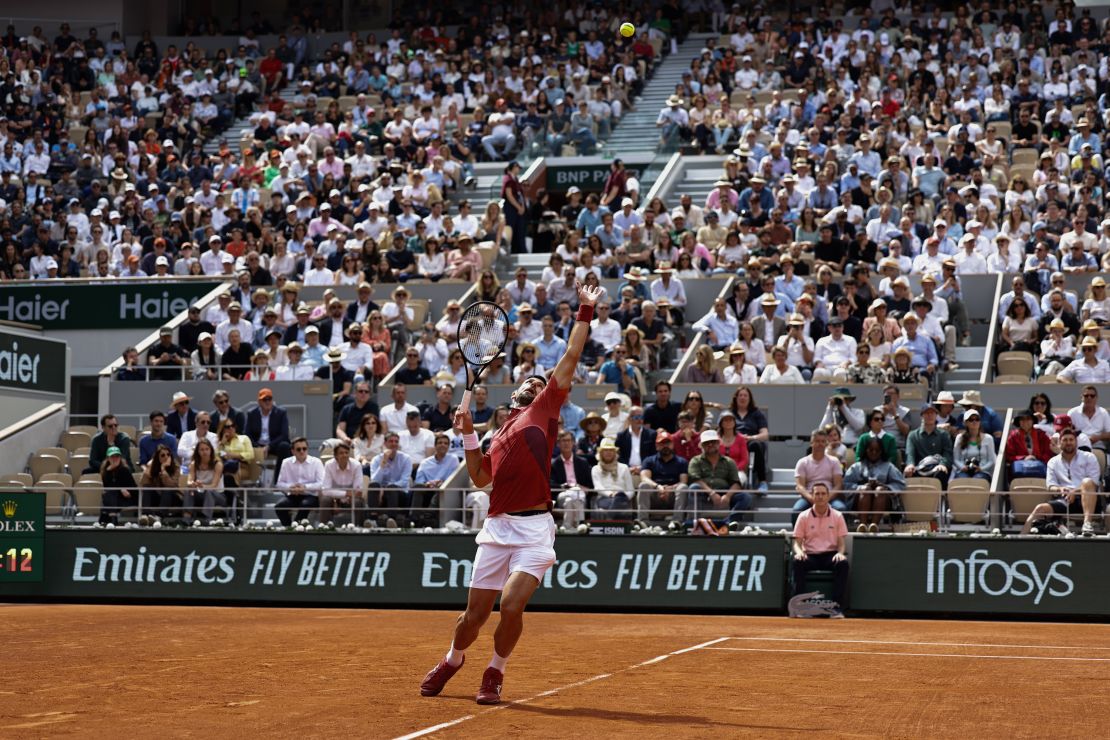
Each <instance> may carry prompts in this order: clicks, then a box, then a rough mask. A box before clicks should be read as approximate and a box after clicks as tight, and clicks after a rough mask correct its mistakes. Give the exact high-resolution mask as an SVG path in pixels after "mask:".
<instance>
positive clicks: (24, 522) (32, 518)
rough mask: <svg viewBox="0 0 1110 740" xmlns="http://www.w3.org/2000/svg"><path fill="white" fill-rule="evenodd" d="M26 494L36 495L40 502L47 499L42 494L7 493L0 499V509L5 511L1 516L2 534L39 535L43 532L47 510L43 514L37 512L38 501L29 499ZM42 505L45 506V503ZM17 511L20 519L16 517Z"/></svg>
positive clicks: (0, 533) (0, 527)
mask: <svg viewBox="0 0 1110 740" xmlns="http://www.w3.org/2000/svg"><path fill="white" fill-rule="evenodd" d="M26 496H34V497H35V498H37V500H38V502H43V501H45V499H44V498H43V496H42V495H40V494H15V495H7V496H5V497H4V498H3V499H0V511H3V512H4V516H3V517H0V535H2V534H5V533H7V532H19V533H22V534H35V535H37V534H39V533H40V532H42V526H43V517H44V516H45V512H44V513H43V514H42V515H38V514H36V512H35V510H36V508H37V507H36V503H37V502H32V501H29V500H28V499H27V498H25V497H26ZM42 505H43V506H45V503H43V504H42ZM17 512H18V513H19V518H18V519H16V518H15V516H16V513H17Z"/></svg>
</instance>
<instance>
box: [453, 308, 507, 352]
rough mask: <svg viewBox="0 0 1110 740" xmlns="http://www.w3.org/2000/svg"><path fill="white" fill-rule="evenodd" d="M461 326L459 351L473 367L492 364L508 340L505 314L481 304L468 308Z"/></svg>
mask: <svg viewBox="0 0 1110 740" xmlns="http://www.w3.org/2000/svg"><path fill="white" fill-rule="evenodd" d="M459 325H460V331H459V349H460V350H462V353H463V358H464V359H465V360H466V361H467V362H469V363H470V364H471V365H487V364H489V363H490V362H492V361H493V359H494V358H495V357H497V355H498V354H500V353H501V350H502V349H503V348H504V346H505V342H506V340H507V339H508V322H507V320H506V319H505V314H504V312H503V311H501V310H500V309H497V307H495V306H490V305H489V304H480V303H479V304H475V305H473V306H471V307H470V308H468V309H467V310H466V312H465V313H464V314H463V316H462V319H461V320H460V322H459Z"/></svg>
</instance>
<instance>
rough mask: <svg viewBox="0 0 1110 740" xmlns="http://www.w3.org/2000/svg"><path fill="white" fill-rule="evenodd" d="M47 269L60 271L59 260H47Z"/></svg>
mask: <svg viewBox="0 0 1110 740" xmlns="http://www.w3.org/2000/svg"><path fill="white" fill-rule="evenodd" d="M46 269H47V270H57V269H58V262H57V260H55V259H54V258H53V257H51V258H49V259H47V260H46Z"/></svg>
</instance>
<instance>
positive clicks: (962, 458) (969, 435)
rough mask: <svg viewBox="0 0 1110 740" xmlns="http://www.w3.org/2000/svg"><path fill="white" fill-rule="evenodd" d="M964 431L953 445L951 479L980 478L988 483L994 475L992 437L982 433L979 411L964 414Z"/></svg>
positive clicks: (971, 410)
mask: <svg viewBox="0 0 1110 740" xmlns="http://www.w3.org/2000/svg"><path fill="white" fill-rule="evenodd" d="M963 422H964V430H963V431H962V432H960V433H959V434H958V435H957V436H956V442H955V444H954V445H953V471H952V477H953V478H982V479H983V480H986V481H989V480H990V479H991V475H992V474H993V473H994V459H995V454H994V437H992V436H991V435H989V434H984V433H983V420H982V419H981V418H980V416H979V410H978V409H975V408H970V409H968V410H967V411H965V412H964V418H963Z"/></svg>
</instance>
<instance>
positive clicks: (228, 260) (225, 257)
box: [220, 252, 235, 265]
mask: <svg viewBox="0 0 1110 740" xmlns="http://www.w3.org/2000/svg"><path fill="white" fill-rule="evenodd" d="M234 261H235V258H234V257H232V256H231V254H230V253H228V252H224V253H223V254H221V255H220V262H223V263H224V264H225V265H230V264H231V263H232V262H234Z"/></svg>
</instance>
